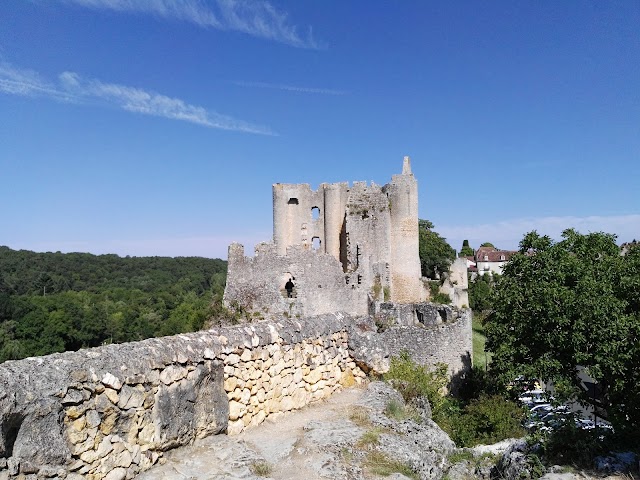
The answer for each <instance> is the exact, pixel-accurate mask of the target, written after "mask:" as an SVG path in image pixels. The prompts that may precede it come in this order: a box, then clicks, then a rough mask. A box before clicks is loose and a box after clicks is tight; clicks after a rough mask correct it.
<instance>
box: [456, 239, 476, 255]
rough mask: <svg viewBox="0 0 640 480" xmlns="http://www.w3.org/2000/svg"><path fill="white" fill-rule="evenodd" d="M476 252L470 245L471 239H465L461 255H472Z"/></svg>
mask: <svg viewBox="0 0 640 480" xmlns="http://www.w3.org/2000/svg"><path fill="white" fill-rule="evenodd" d="M475 253H476V252H474V251H473V248H471V247H470V246H469V240H464V241H463V242H462V248H461V249H460V256H461V257H472V256H473V255H474V254H475Z"/></svg>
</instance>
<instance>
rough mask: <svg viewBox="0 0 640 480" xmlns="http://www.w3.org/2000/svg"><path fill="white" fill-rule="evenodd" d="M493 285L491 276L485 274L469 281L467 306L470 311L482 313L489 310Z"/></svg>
mask: <svg viewBox="0 0 640 480" xmlns="http://www.w3.org/2000/svg"><path fill="white" fill-rule="evenodd" d="M494 283H495V282H494V279H493V276H492V275H487V274H485V275H477V276H476V278H475V279H474V280H469V306H470V307H471V309H472V310H474V311H477V312H482V311H486V310H490V309H491V294H492V293H493V287H494Z"/></svg>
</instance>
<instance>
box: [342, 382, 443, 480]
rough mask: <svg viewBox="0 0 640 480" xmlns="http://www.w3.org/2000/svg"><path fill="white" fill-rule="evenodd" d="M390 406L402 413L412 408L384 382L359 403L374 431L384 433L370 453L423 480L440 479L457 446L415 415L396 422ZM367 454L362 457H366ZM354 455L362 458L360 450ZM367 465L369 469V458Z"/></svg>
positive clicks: (426, 420)
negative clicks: (374, 452)
mask: <svg viewBox="0 0 640 480" xmlns="http://www.w3.org/2000/svg"><path fill="white" fill-rule="evenodd" d="M425 401H426V400H425ZM391 403H393V404H395V405H396V406H397V407H398V408H399V410H400V411H407V409H408V408H409V407H408V406H407V405H406V404H405V402H404V400H403V399H402V396H401V395H400V394H399V393H398V392H397V391H396V390H394V389H393V388H392V387H391V386H390V385H389V384H387V383H384V382H373V383H371V384H370V385H369V387H368V388H367V391H366V392H365V394H364V395H363V396H362V398H361V399H360V401H359V402H358V405H360V406H361V407H362V408H364V409H366V410H367V411H368V415H369V419H370V421H371V423H372V425H373V428H376V427H377V428H379V429H381V430H380V431H381V432H382V433H380V436H379V442H378V443H377V444H374V445H372V446H371V449H373V450H376V451H379V452H382V453H384V454H385V455H388V456H389V457H391V458H392V459H393V460H395V461H397V462H400V463H401V464H404V465H407V466H408V467H409V468H410V469H411V470H412V471H413V472H415V473H416V474H417V475H418V476H419V478H420V479H422V480H426V479H439V478H441V477H442V474H443V470H444V469H445V468H446V465H447V455H448V454H449V453H450V452H451V451H453V450H454V449H455V444H454V443H453V441H452V440H451V439H450V438H449V436H448V435H447V434H446V433H445V432H444V431H442V429H441V428H440V427H439V426H438V425H437V424H436V423H435V422H434V421H433V420H431V419H424V418H418V417H416V416H413V415H407V416H406V418H402V416H400V418H397V417H395V418H394V416H393V415H390V414H389V405H390V404H391ZM429 410H430V409H429ZM408 411H410V409H409V410H408ZM367 453H368V452H365V453H364V455H363V456H365V457H366V455H367ZM354 454H355V455H356V456H358V455H359V453H358V449H357V448H356V449H355V450H354ZM364 463H365V465H366V458H365V459H364Z"/></svg>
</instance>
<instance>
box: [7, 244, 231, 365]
mask: <svg viewBox="0 0 640 480" xmlns="http://www.w3.org/2000/svg"><path fill="white" fill-rule="evenodd" d="M226 269H227V263H226V262H225V261H223V260H219V259H215V260H214V259H208V258H198V257H179V258H168V257H132V258H129V257H126V258H122V257H119V256H117V255H91V254H89V253H68V254H63V253H59V252H58V253H35V252H30V251H26V250H19V251H16V250H12V249H10V248H7V247H0V362H1V361H4V360H8V359H19V358H23V357H27V356H35V355H45V354H49V353H53V352H62V351H65V350H77V349H79V348H83V347H93V346H97V345H101V344H102V343H105V342H114V343H118V342H127V341H133V340H142V339H144V338H149V337H153V336H159V335H171V334H176V333H182V332H188V331H194V330H198V329H201V328H202V327H203V325H204V323H205V321H206V320H207V319H209V318H210V317H212V316H213V315H214V311H213V310H212V304H213V303H215V305H218V304H219V300H220V299H221V297H222V293H223V290H224V285H225V281H226ZM216 300H218V302H215V301H216Z"/></svg>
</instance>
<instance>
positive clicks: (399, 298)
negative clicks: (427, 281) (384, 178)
mask: <svg viewBox="0 0 640 480" xmlns="http://www.w3.org/2000/svg"><path fill="white" fill-rule="evenodd" d="M386 191H387V195H388V196H389V208H390V211H391V265H390V267H391V300H392V301H394V302H399V303H412V302H420V301H424V296H425V294H424V287H423V286H422V282H421V280H420V277H421V275H420V257H419V256H418V242H419V233H418V181H417V180H416V179H415V177H414V176H413V173H411V160H410V159H409V157H404V162H403V165H402V173H401V174H400V175H393V177H392V179H391V182H390V183H389V184H388V185H387V186H386Z"/></svg>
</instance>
